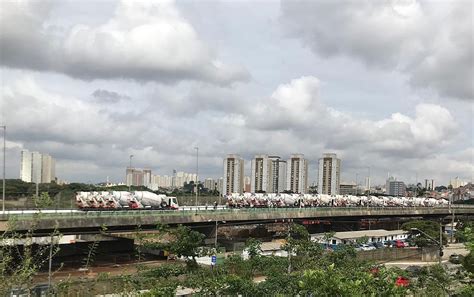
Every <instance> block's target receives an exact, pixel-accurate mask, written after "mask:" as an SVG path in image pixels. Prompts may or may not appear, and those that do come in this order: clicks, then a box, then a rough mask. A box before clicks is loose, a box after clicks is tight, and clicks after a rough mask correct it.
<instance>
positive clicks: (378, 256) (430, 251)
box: [357, 247, 438, 262]
mask: <svg viewBox="0 0 474 297" xmlns="http://www.w3.org/2000/svg"><path fill="white" fill-rule="evenodd" d="M357 258H359V259H360V260H371V261H384V262H388V261H394V260H419V261H426V262H431V261H437V260H438V249H437V248H436V247H435V248H423V249H421V248H383V249H377V250H372V251H360V252H358V253H357Z"/></svg>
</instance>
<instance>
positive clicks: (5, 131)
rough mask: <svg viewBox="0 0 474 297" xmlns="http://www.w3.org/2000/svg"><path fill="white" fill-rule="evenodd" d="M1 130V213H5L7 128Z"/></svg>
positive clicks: (4, 126)
mask: <svg viewBox="0 0 474 297" xmlns="http://www.w3.org/2000/svg"><path fill="white" fill-rule="evenodd" d="M0 127H1V128H3V192H2V212H4V213H5V163H6V161H5V160H6V153H5V152H6V147H7V146H6V143H7V141H6V139H7V126H6V125H3V126H0Z"/></svg>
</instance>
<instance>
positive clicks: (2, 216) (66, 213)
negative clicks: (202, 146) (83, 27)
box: [0, 205, 474, 221]
mask: <svg viewBox="0 0 474 297" xmlns="http://www.w3.org/2000/svg"><path fill="white" fill-rule="evenodd" d="M453 208H454V209H455V211H456V209H457V210H459V209H474V205H463V206H453ZM427 209H443V210H446V211H447V213H448V211H449V207H350V206H349V207H305V208H297V207H294V208H220V209H213V208H212V207H209V208H207V209H204V208H200V207H198V208H194V209H193V208H192V207H190V208H187V209H179V210H129V211H126V210H116V211H115V210H107V211H77V210H42V211H32V210H25V211H15V212H8V211H7V212H5V213H2V212H0V220H2V221H6V220H9V219H10V218H13V217H16V218H19V217H21V218H22V219H33V218H38V219H52V218H68V217H69V218H79V217H80V218H87V217H91V218H93V217H139V216H187V215H211V214H212V215H221V214H222V215H225V214H229V213H246V214H248V213H263V212H265V213H268V212H320V213H325V212H347V211H349V212H351V211H354V212H355V211H376V212H377V211H382V210H385V211H387V210H390V211H400V212H404V211H410V210H411V211H417V210H427Z"/></svg>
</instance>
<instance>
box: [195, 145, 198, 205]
mask: <svg viewBox="0 0 474 297" xmlns="http://www.w3.org/2000/svg"><path fill="white" fill-rule="evenodd" d="M194 149H195V150H196V207H197V206H198V191H199V147H197V146H195V147H194ZM196 209H197V208H196Z"/></svg>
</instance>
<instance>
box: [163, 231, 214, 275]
mask: <svg viewBox="0 0 474 297" xmlns="http://www.w3.org/2000/svg"><path fill="white" fill-rule="evenodd" d="M169 234H170V235H171V238H173V239H172V240H171V241H170V242H169V245H168V248H169V249H168V250H169V251H170V252H171V253H173V254H175V255H177V256H178V257H186V259H187V260H186V261H187V263H188V264H189V265H190V266H193V267H195V266H196V265H197V263H196V257H198V256H201V255H203V249H202V247H203V246H204V238H205V237H206V236H205V235H204V234H202V233H200V232H197V231H194V230H191V228H189V227H187V226H183V225H179V226H178V227H177V228H175V229H171V230H170V231H169Z"/></svg>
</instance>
